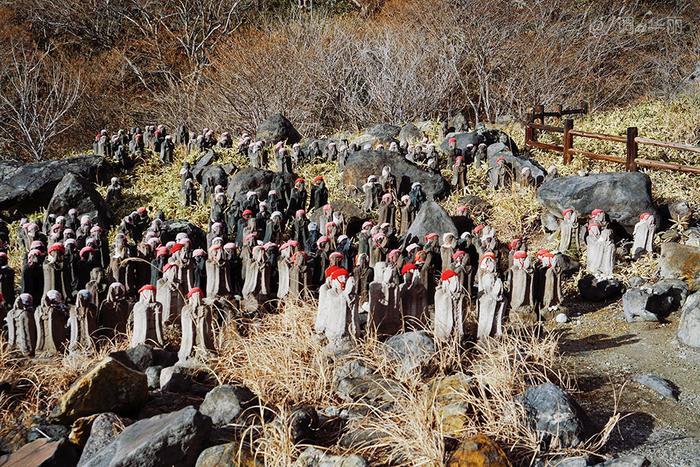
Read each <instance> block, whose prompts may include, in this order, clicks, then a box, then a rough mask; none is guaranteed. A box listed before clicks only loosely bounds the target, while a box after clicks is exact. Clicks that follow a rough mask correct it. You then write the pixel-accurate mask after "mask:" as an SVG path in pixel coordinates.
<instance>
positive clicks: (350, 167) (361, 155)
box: [343, 150, 450, 200]
mask: <svg viewBox="0 0 700 467" xmlns="http://www.w3.org/2000/svg"><path fill="white" fill-rule="evenodd" d="M384 166H389V167H391V172H392V173H393V174H394V175H395V176H396V184H397V185H398V187H397V188H398V195H399V196H402V195H404V194H407V193H408V192H409V191H410V189H411V184H413V183H414V182H419V183H420V184H421V185H422V186H423V191H425V193H426V195H427V196H428V198H431V197H432V198H434V199H438V200H439V199H442V198H445V197H446V196H447V195H448V194H449V193H450V184H449V183H448V182H447V180H446V179H445V178H444V177H443V176H442V175H440V174H438V173H434V172H429V171H427V170H424V169H423V168H421V167H420V166H418V165H417V164H415V163H413V162H411V161H409V160H407V159H406V158H405V157H403V156H402V155H401V154H399V153H396V152H391V151H387V150H384V151H374V150H362V151H357V152H353V153H351V154H350V155H349V157H348V160H347V161H346V162H345V170H344V171H343V185H345V187H350V186H355V187H357V188H358V189H361V188H362V185H364V184H365V183H366V182H367V177H368V176H370V175H376V176H377V177H379V176H380V175H381V174H382V168H383V167H384Z"/></svg>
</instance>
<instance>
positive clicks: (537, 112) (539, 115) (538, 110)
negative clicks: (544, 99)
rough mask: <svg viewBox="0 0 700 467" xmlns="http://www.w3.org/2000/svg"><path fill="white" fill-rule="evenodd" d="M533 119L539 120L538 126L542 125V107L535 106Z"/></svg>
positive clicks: (540, 105)
mask: <svg viewBox="0 0 700 467" xmlns="http://www.w3.org/2000/svg"><path fill="white" fill-rule="evenodd" d="M535 119H539V124H540V125H544V105H542V104H537V105H536V106H535Z"/></svg>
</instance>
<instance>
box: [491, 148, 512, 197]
mask: <svg viewBox="0 0 700 467" xmlns="http://www.w3.org/2000/svg"><path fill="white" fill-rule="evenodd" d="M488 179H489V186H490V187H491V188H493V189H494V190H498V189H500V188H505V187H509V186H510V183H511V181H512V180H513V174H512V171H511V169H510V167H509V165H508V163H507V162H506V158H505V157H504V156H498V158H496V166H495V167H491V168H490V169H489V170H488Z"/></svg>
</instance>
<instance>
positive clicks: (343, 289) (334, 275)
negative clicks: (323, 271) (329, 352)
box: [316, 268, 359, 342]
mask: <svg viewBox="0 0 700 467" xmlns="http://www.w3.org/2000/svg"><path fill="white" fill-rule="evenodd" d="M323 287H324V288H325V289H326V290H324V292H323V294H324V299H323V301H321V300H319V305H318V306H319V307H318V314H317V319H316V333H318V334H323V335H324V336H325V337H326V339H328V340H329V341H331V342H332V341H336V340H338V339H341V338H343V337H346V336H351V335H357V333H358V332H359V320H358V317H357V313H356V312H355V310H356V307H355V306H354V304H355V300H356V299H355V297H354V294H353V289H354V284H353V278H352V277H348V271H346V270H345V269H343V268H335V269H334V270H333V271H332V272H331V274H330V275H329V280H328V281H327V282H326V283H324V284H323Z"/></svg>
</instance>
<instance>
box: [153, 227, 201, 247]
mask: <svg viewBox="0 0 700 467" xmlns="http://www.w3.org/2000/svg"><path fill="white" fill-rule="evenodd" d="M163 229H164V230H163V233H161V235H160V240H161V241H162V242H163V245H165V244H166V243H168V242H170V241H174V240H175V237H176V236H177V234H179V233H186V234H187V237H188V238H189V239H190V241H191V242H192V249H193V250H194V249H196V248H206V247H207V235H206V234H205V233H204V231H203V230H202V229H201V228H199V227H197V226H196V225H194V224H193V223H192V222H190V221H187V220H184V219H177V220H168V221H165V222H164V223H163Z"/></svg>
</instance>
